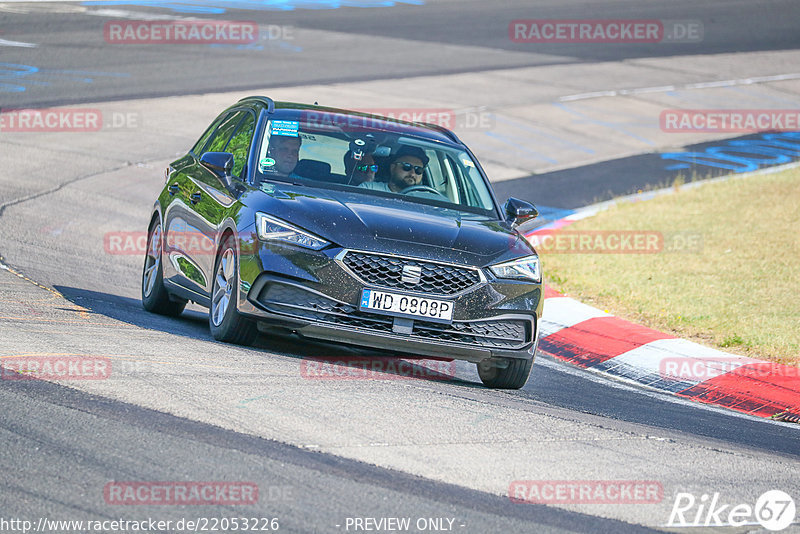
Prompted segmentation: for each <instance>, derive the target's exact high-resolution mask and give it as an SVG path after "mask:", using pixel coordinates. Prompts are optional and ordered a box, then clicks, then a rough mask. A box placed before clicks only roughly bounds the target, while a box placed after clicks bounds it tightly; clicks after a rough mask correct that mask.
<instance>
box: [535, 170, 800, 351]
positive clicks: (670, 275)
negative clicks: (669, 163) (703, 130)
mask: <svg viewBox="0 0 800 534" xmlns="http://www.w3.org/2000/svg"><path fill="white" fill-rule="evenodd" d="M673 185H674V188H675V190H676V192H675V194H671V195H664V196H660V197H657V198H655V199H653V200H648V201H645V202H637V203H624V204H619V205H617V206H615V207H613V208H611V209H610V210H608V211H605V212H602V213H600V214H598V215H596V216H594V217H591V218H589V219H585V220H582V221H579V222H577V223H575V224H573V225H571V226H568V227H567V228H565V230H568V231H570V232H574V231H582V230H586V231H597V230H606V231H620V230H622V231H625V230H641V231H657V232H661V234H662V235H663V236H664V249H663V250H662V251H660V252H658V253H653V254H641V253H639V254H631V253H626V254H596V253H590V254H585V253H582V254H576V253H554V252H548V251H542V250H541V249H540V253H541V256H542V265H543V272H544V276H545V282H546V283H548V284H549V285H551V286H552V287H554V288H555V289H557V290H559V291H561V292H562V293H566V294H568V295H570V296H573V297H576V298H578V299H579V300H582V301H584V302H587V303H589V304H593V305H595V306H597V307H600V308H602V309H605V310H608V311H609V312H611V313H613V314H615V315H618V316H620V317H622V318H625V319H628V320H631V321H634V322H637V323H641V324H644V325H646V326H650V327H651V328H655V329H658V330H662V331H665V332H670V333H673V334H675V335H678V336H680V337H686V338H690V339H693V340H695V341H698V342H700V343H704V344H706V345H710V346H713V347H718V348H721V349H724V350H726V351H728V352H734V353H738V354H745V355H748V356H752V357H756V358H763V359H769V360H772V361H776V362H781V363H786V364H793V365H797V364H798V362H800V169H791V170H788V171H783V172H781V173H775V174H767V175H758V176H751V177H747V178H742V179H731V180H727V181H724V182H716V183H709V184H705V185H702V186H700V187H697V188H693V189H682V180H676V182H675V183H674V184H673ZM689 239H695V240H696V241H695V242H694V243H693V244H692V246H687V245H689Z"/></svg>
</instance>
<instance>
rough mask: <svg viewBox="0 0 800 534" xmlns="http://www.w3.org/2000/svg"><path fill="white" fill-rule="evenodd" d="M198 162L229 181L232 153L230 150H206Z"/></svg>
mask: <svg viewBox="0 0 800 534" xmlns="http://www.w3.org/2000/svg"><path fill="white" fill-rule="evenodd" d="M200 163H202V164H203V166H204V167H206V168H207V169H208V170H210V171H211V172H213V173H214V174H216V175H217V176H218V177H220V178H222V179H223V180H226V181H230V175H231V171H232V170H233V154H231V153H230V152H206V153H205V154H203V155H202V156H200Z"/></svg>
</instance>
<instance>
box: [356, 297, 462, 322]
mask: <svg viewBox="0 0 800 534" xmlns="http://www.w3.org/2000/svg"><path fill="white" fill-rule="evenodd" d="M359 308H360V309H361V310H366V311H376V312H382V313H385V314H387V315H400V316H403V317H419V318H422V319H429V320H432V321H444V322H451V321H452V320H453V303H452V302H451V301H449V300H437V299H429V298H427V297H413V296H411V295H400V294H397V293H387V292H385V291H376V290H374V289H364V290H362V291H361V305H360V306H359Z"/></svg>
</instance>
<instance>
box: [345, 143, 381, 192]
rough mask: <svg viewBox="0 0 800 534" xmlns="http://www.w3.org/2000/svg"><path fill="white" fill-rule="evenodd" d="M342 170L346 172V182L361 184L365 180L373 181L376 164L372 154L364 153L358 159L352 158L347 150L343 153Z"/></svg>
mask: <svg viewBox="0 0 800 534" xmlns="http://www.w3.org/2000/svg"><path fill="white" fill-rule="evenodd" d="M344 170H345V173H346V174H347V179H348V182H347V183H348V184H350V185H361V184H363V183H365V182H374V181H375V173H376V172H378V166H377V165H376V164H375V160H374V159H373V157H372V154H364V156H363V157H362V158H361V160H360V161H356V160H355V159H353V156H352V152H350V151H349V150H348V151H347V153H346V154H345V155H344Z"/></svg>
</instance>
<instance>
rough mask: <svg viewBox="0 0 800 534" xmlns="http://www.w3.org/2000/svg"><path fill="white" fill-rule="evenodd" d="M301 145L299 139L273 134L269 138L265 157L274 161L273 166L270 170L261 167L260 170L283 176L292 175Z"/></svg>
mask: <svg viewBox="0 0 800 534" xmlns="http://www.w3.org/2000/svg"><path fill="white" fill-rule="evenodd" d="M301 143H302V140H301V139H300V137H292V136H288V135H274V134H273V135H272V136H271V137H270V138H269V148H268V149H267V155H268V156H269V157H270V158H272V159H274V160H275V164H274V165H273V166H272V167H271V168H269V167H268V168H266V169H264V168H263V167H262V170H264V171H266V172H271V173H272V174H280V175H283V176H289V175H290V174H292V172H293V171H294V168H295V167H296V166H297V162H298V161H299V159H300V144H301Z"/></svg>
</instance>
